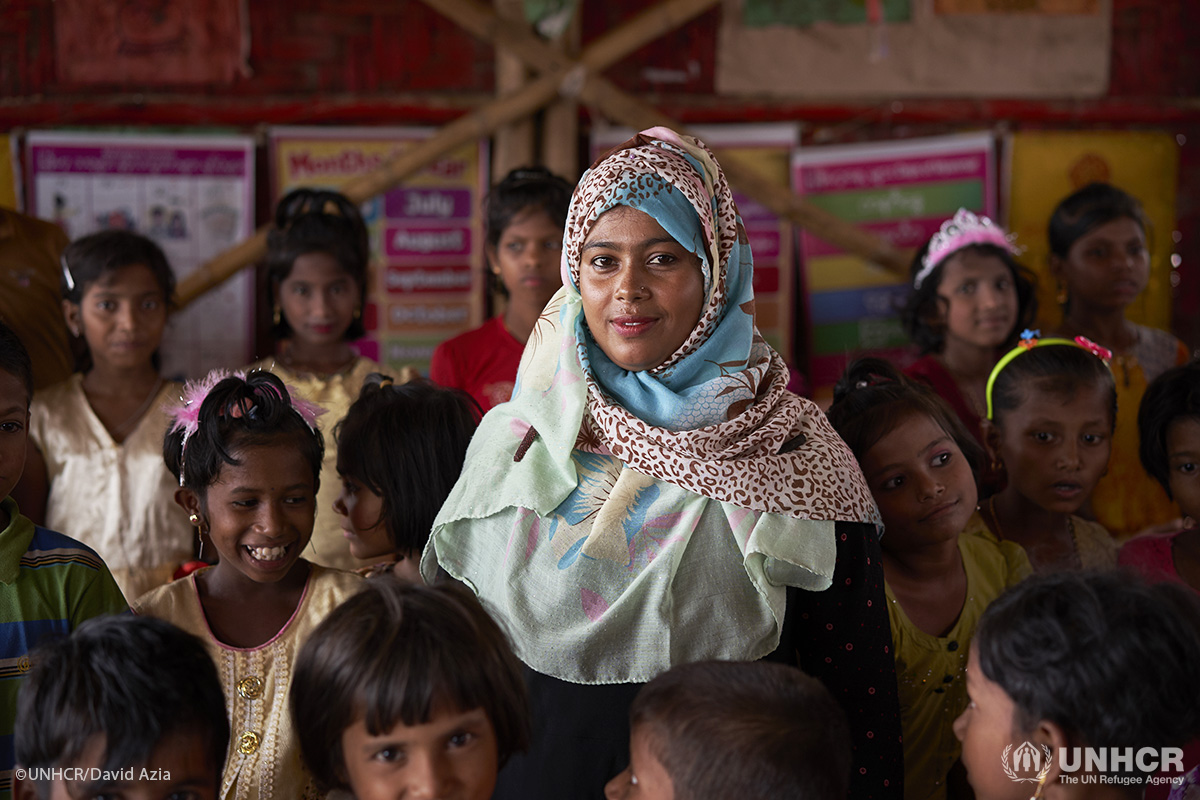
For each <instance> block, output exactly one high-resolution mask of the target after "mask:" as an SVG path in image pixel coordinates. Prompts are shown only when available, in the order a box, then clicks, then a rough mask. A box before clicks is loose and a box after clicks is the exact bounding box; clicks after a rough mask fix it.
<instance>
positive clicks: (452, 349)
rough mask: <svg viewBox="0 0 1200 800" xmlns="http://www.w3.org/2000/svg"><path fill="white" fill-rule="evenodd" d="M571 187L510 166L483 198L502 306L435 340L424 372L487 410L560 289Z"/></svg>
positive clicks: (493, 281)
mask: <svg viewBox="0 0 1200 800" xmlns="http://www.w3.org/2000/svg"><path fill="white" fill-rule="evenodd" d="M573 188H574V187H572V186H571V184H569V183H567V182H566V181H565V180H563V179H562V178H560V177H558V176H557V175H555V174H553V173H552V172H550V171H549V170H547V169H546V168H545V167H522V168H520V169H514V170H513V171H512V172H510V173H508V175H506V176H504V180H502V181H500V183H499V184H497V185H496V187H495V188H494V189H493V190H492V192H491V194H490V195H488V198H487V244H486V245H485V247H484V252H485V253H486V254H487V260H488V290H489V295H490V293H491V292H492V291H493V290H496V289H498V290H500V292H501V293H502V294H504V295H505V296H506V297H507V298H508V302H507V304H506V305H505V308H504V311H503V312H502V313H501V314H499V315H497V316H495V317H492V318H491V319H490V320H488V321H487V322H485V323H483V324H482V325H480V326H479V327H478V328H475V329H474V330H471V331H467V332H466V333H463V334H460V335H458V336H455V337H454V338H453V339H449V340H447V341H445V342H442V343H441V344H440V345H438V347H437V349H435V350H434V351H433V358H432V360H431V361H430V363H429V377H430V378H432V379H433V380H434V381H435V382H436V383H440V384H441V385H442V386H449V387H452V388H455V389H462V390H463V391H465V392H467V393H468V394H470V395H471V396H472V397H474V398H475V400H476V401H477V402H478V403H479V405H480V407H481V408H482V409H483V410H484V412H487V411H488V410H489V409H491V408H492V406H496V405H499V404H500V403H506V402H508V399H509V397H511V396H512V390H513V384H514V382H515V381H516V378H517V366H518V365H519V364H520V362H521V353H522V351H523V350H524V349H525V342H526V340H528V339H529V334H530V332H531V331H532V330H533V324H534V323H535V322H537V318H538V316H539V315H540V314H541V313H542V309H543V308H545V307H546V303H547V302H549V300H550V298H551V297H553V296H554V293H555V292H557V291H558V289H559V287H561V286H562V277H561V276H560V275H559V260H560V257H561V254H562V238H563V223H564V222H565V221H566V219H567V206H568V205H570V203H571V191H572V189H573Z"/></svg>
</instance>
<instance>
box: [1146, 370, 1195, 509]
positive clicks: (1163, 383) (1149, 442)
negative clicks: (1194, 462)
mask: <svg viewBox="0 0 1200 800" xmlns="http://www.w3.org/2000/svg"><path fill="white" fill-rule="evenodd" d="M1177 419H1194V420H1197V421H1200V362H1197V361H1193V362H1191V363H1190V364H1184V365H1183V366H1180V367H1173V368H1171V369H1169V370H1167V371H1166V372H1164V373H1163V374H1161V375H1159V376H1158V377H1157V378H1155V379H1154V380H1153V381H1151V382H1150V385H1149V386H1147V387H1146V392H1145V394H1143V395H1142V404H1141V405H1140V406H1138V417H1137V421H1138V436H1139V437H1140V441H1139V444H1138V455H1139V456H1140V457H1141V459H1142V466H1143V467H1144V468H1145V469H1146V472H1147V473H1149V475H1150V476H1151V477H1153V478H1154V479H1155V480H1156V481H1158V482H1159V483H1161V484H1162V487H1163V488H1164V489H1166V490H1167V497H1171V485H1170V481H1169V480H1168V475H1170V472H1171V470H1170V465H1169V463H1168V458H1167V430H1168V429H1169V428H1170V427H1171V423H1172V422H1174V421H1175V420H1177ZM1172 499H1174V498H1172Z"/></svg>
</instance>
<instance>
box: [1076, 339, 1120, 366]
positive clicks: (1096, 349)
mask: <svg viewBox="0 0 1200 800" xmlns="http://www.w3.org/2000/svg"><path fill="white" fill-rule="evenodd" d="M1075 344H1077V345H1079V346H1080V347H1082V348H1083V349H1084V350H1087V351H1088V352H1089V353H1091V354H1092V355H1094V356H1095V357H1096V358H1098V359H1100V360H1101V361H1103V362H1104V363H1105V364H1109V363H1111V362H1112V357H1113V354H1112V350H1109V349H1108V348H1107V347H1104V346H1102V345H1098V344H1096V343H1095V342H1093V341H1092V340H1091V339H1089V338H1087V337H1086V336H1076V337H1075Z"/></svg>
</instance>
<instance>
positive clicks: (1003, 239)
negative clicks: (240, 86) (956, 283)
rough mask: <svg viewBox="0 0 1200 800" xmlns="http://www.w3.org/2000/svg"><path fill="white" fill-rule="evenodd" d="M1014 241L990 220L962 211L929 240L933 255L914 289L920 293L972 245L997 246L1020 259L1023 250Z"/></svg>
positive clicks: (924, 264)
mask: <svg viewBox="0 0 1200 800" xmlns="http://www.w3.org/2000/svg"><path fill="white" fill-rule="evenodd" d="M1014 238H1015V237H1014V236H1013V235H1012V234H1009V233H1005V232H1004V231H1003V229H1001V228H1000V226H999V225H997V224H996V223H994V222H992V221H991V220H990V219H988V218H987V217H984V216H977V215H975V214H973V213H971V212H970V211H967V210H966V209H965V208H960V209H959V210H958V211H957V212H956V213H955V215H954V218H953V219H948V220H946V221H945V222H943V223H942V227H941V228H939V229H938V232H937V233H935V234H934V235H933V238H932V239H930V240H929V252H927V253H926V254H925V257H924V258H923V259H922V260H921V269H920V271H918V272H917V274H916V277H914V278H913V288H914V289H920V288H921V284H922V283H923V282H924V281H925V279H926V278H928V277H929V273H931V272H933V271H934V269H936V268H937V265H938V264H941V263H942V262H943V261H945V260H946V259H947V258H949V257H950V256H952V255H954V254H955V253H957V252H958V251H959V250H961V249H963V248H964V247H966V246H968V245H972V244H990V245H995V246H996V247H999V248H1000V249H1001V250H1007V251H1008V252H1009V253H1012V254H1013V255H1017V254H1019V253H1020V252H1021V248H1019V247H1017V245H1016V244H1015V243H1014V242H1013V239H1014Z"/></svg>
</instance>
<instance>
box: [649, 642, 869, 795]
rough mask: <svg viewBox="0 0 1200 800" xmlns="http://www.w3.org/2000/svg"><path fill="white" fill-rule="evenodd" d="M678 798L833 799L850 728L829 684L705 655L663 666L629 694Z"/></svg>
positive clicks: (846, 767)
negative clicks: (635, 692)
mask: <svg viewBox="0 0 1200 800" xmlns="http://www.w3.org/2000/svg"><path fill="white" fill-rule="evenodd" d="M629 717H630V724H631V726H632V727H634V728H639V729H640V730H641V731H642V735H647V734H648V736H647V743H648V746H649V748H650V751H651V753H653V754H654V757H655V758H656V759H657V760H658V762H659V763H660V764H662V765H663V767H664V768H665V770H666V772H667V774H668V775H670V777H671V783H672V786H673V788H674V792H675V797H676V798H677V800H699V798H705V797H730V798H739V799H740V800H776V799H777V798H781V797H787V798H794V799H795V800H842V798H844V797H846V794H847V792H848V791H849V785H850V761H851V758H850V755H851V754H850V728H849V725H848V724H847V722H846V716H845V714H844V712H843V711H842V709H841V707H840V706H838V704H837V701H836V700H834V699H833V695H831V694H830V693H829V690H828V689H826V688H825V686H824V685H823V684H822V683H821V682H820V681H819V680H817V679H816V678H813V677H811V676H809V675H806V674H804V673H803V672H801V671H800V670H798V669H796V668H795V667H790V666H787V665H785V664H777V663H772V662H768V661H755V662H737V661H706V662H698V663H693V664H684V665H681V666H677V667H672V668H671V669H669V670H667V671H666V672H664V673H663V674H661V675H659V676H658V677H657V678H655V679H654V680H652V681H650V683H648V684H646V686H645V687H643V688H642V690H641V691H640V692H638V695H637V698H636V699H635V700H634V701H633V705H632V706H631V707H630V712H629Z"/></svg>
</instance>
